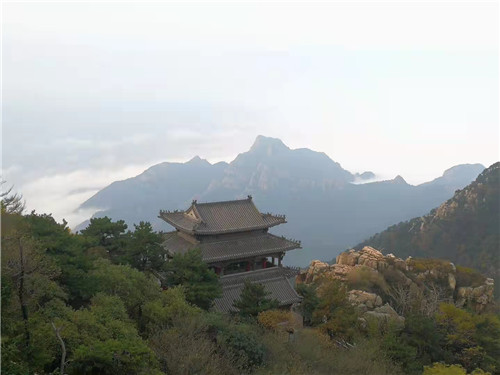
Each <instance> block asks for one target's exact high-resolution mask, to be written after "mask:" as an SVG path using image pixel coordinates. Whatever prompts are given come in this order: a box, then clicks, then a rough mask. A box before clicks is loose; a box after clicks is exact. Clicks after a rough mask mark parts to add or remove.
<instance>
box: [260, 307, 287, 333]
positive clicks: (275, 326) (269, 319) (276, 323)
mask: <svg viewBox="0 0 500 375" xmlns="http://www.w3.org/2000/svg"><path fill="white" fill-rule="evenodd" d="M257 321H258V322H259V324H260V325H261V326H262V327H264V328H267V329H270V330H273V331H277V330H285V329H287V328H289V327H291V326H293V323H294V322H293V315H292V313H291V312H290V311H285V310H268V311H263V312H261V313H259V315H258V316H257Z"/></svg>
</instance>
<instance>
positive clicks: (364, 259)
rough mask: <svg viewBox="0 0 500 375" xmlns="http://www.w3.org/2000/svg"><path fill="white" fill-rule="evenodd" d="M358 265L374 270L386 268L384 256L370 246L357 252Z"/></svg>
mask: <svg viewBox="0 0 500 375" xmlns="http://www.w3.org/2000/svg"><path fill="white" fill-rule="evenodd" d="M358 264H360V265H363V266H366V267H370V268H373V269H374V270H382V269H385V268H387V266H388V264H387V261H386V259H385V257H384V255H383V254H382V253H381V252H380V251H378V250H376V249H374V248H373V247H370V246H365V247H363V249H362V250H361V251H360V252H359V258H358Z"/></svg>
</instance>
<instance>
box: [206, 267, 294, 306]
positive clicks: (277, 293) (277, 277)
mask: <svg viewBox="0 0 500 375" xmlns="http://www.w3.org/2000/svg"><path fill="white" fill-rule="evenodd" d="M296 274H297V272H296V271H295V270H292V269H288V268H284V267H273V268H267V269H263V270H259V271H252V272H245V273H240V274H235V275H229V276H223V277H221V278H220V283H221V285H222V297H220V298H217V299H215V301H214V308H215V310H218V311H221V312H236V311H238V309H237V308H236V307H234V306H233V305H234V303H235V302H236V301H237V300H238V299H239V298H240V295H241V291H242V290H243V287H244V286H245V281H246V280H249V281H250V282H252V283H258V284H262V285H263V286H264V289H265V290H266V292H268V293H269V294H268V298H271V299H276V300H278V302H279V304H280V306H285V305H291V304H292V303H296V302H300V301H301V299H302V298H301V297H300V296H299V295H298V294H297V292H296V291H295V288H294V287H293V285H292V284H291V282H290V281H289V280H288V278H290V277H293V276H295V275H296Z"/></svg>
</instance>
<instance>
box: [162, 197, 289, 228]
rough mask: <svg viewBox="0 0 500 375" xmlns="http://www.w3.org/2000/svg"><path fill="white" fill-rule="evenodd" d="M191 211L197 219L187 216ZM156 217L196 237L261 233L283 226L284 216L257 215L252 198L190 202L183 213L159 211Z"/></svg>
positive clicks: (258, 213)
mask: <svg viewBox="0 0 500 375" xmlns="http://www.w3.org/2000/svg"><path fill="white" fill-rule="evenodd" d="M191 209H192V210H193V211H194V213H195V214H196V216H197V219H195V218H192V217H190V216H188V215H187V212H188V211H190V210H191ZM159 217H160V218H162V219H163V220H165V221H166V222H167V223H169V224H171V225H172V226H174V227H175V228H177V229H179V230H183V231H187V232H190V233H196V234H217V233H232V232H240V231H248V230H256V229H264V228H269V227H272V226H275V225H279V224H282V223H286V219H285V216H283V215H272V214H269V213H267V214H262V213H260V212H259V211H258V210H257V207H255V205H254V203H253V201H252V198H251V197H249V198H248V199H241V200H232V201H223V202H209V203H197V202H196V201H193V203H192V205H191V207H190V208H189V209H188V210H186V212H169V211H160V215H159Z"/></svg>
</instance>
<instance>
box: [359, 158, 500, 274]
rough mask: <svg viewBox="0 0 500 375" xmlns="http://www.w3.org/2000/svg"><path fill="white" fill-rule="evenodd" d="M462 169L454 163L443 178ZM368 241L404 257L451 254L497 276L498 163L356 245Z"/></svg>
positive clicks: (499, 255) (499, 237)
mask: <svg viewBox="0 0 500 375" xmlns="http://www.w3.org/2000/svg"><path fill="white" fill-rule="evenodd" d="M462 172H463V171H461V170H460V168H451V169H449V170H447V171H446V172H445V174H444V175H443V178H449V175H450V174H454V175H456V173H462ZM434 181H436V180H434ZM440 182H441V181H440ZM364 246H374V247H377V248H379V249H383V250H384V252H386V253H394V254H395V255H397V256H400V257H407V256H414V257H429V258H443V259H449V260H451V261H453V262H455V263H457V264H459V265H464V266H469V267H474V268H477V269H479V270H481V271H482V272H485V273H486V274H488V275H489V276H499V275H500V271H499V270H500V162H497V163H495V164H493V165H492V166H490V167H489V168H487V169H486V170H484V171H483V172H482V173H481V174H480V175H479V176H478V177H477V179H476V180H475V181H474V182H472V183H471V184H469V185H468V186H466V187H465V188H463V189H461V190H457V191H456V192H455V194H454V195H453V197H452V198H451V199H449V200H447V201H446V202H444V203H443V204H441V205H440V206H439V207H437V208H435V209H433V210H432V211H430V212H429V213H428V214H426V215H424V216H421V217H416V218H413V219H411V220H409V221H405V222H402V223H399V224H397V225H393V226H391V227H389V228H387V229H386V230H385V231H383V232H381V233H378V234H376V235H374V236H372V237H371V238H370V239H368V240H366V241H364V242H362V243H361V244H359V245H357V246H356V247H355V248H357V249H361V248H363V247H364Z"/></svg>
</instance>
